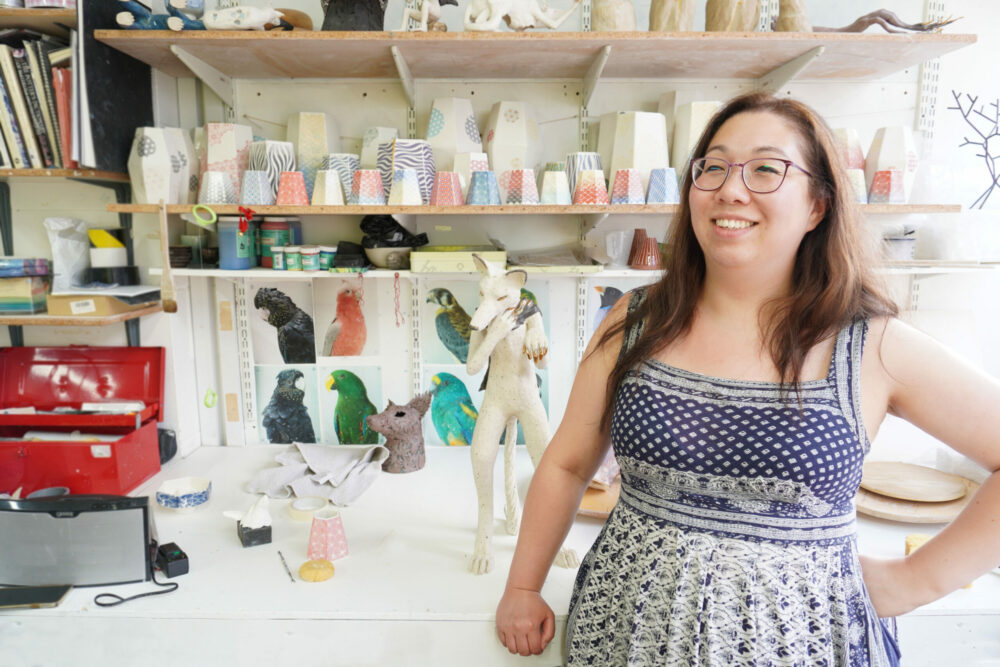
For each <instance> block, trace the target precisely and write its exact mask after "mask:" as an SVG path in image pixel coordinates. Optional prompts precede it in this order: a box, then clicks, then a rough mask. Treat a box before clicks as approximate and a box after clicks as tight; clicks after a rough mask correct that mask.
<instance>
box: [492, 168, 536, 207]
mask: <svg viewBox="0 0 1000 667" xmlns="http://www.w3.org/2000/svg"><path fill="white" fill-rule="evenodd" d="M501 181H502V182H503V183H505V184H506V188H505V189H506V192H507V196H506V198H505V201H506V202H507V203H508V204H522V205H523V204H537V203H538V187H537V186H536V185H535V170H534V169H510V170H508V171H505V172H504V173H503V175H502V177H501Z"/></svg>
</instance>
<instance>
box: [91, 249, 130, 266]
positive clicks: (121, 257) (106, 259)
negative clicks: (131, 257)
mask: <svg viewBox="0 0 1000 667" xmlns="http://www.w3.org/2000/svg"><path fill="white" fill-rule="evenodd" d="M90 265H91V266H92V267H94V268H98V269H104V268H116V267H119V266H127V265H128V251H127V250H125V248H91V249H90Z"/></svg>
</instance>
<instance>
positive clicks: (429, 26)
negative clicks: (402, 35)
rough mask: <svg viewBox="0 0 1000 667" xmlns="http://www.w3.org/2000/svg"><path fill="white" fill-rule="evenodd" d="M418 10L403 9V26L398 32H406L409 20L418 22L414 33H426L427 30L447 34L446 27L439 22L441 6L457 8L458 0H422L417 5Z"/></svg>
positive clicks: (405, 7)
mask: <svg viewBox="0 0 1000 667" xmlns="http://www.w3.org/2000/svg"><path fill="white" fill-rule="evenodd" d="M418 5H419V7H420V9H419V10H417V9H413V8H412V7H407V6H404V7H403V24H402V26H400V28H399V29H400V30H402V31H404V32H405V31H406V30H408V27H407V26H409V24H410V19H413V20H414V21H417V22H418V25H417V27H416V28H414V30H415V31H418V32H427V31H428V30H432V31H437V32H448V26H447V24H445V22H444V21H442V20H441V6H442V5H452V6H453V7H458V0H422V2H419V3H418Z"/></svg>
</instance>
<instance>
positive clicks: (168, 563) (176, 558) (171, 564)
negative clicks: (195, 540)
mask: <svg viewBox="0 0 1000 667" xmlns="http://www.w3.org/2000/svg"><path fill="white" fill-rule="evenodd" d="M156 569H158V570H160V571H161V572H163V574H165V575H167V578H168V579H170V578H172V577H177V576H180V575H182V574H187V573H188V557H187V554H186V553H184V552H183V551H181V548H180V547H179V546H177V543H176V542H167V543H166V544H161V545H160V546H159V548H158V549H157V550H156Z"/></svg>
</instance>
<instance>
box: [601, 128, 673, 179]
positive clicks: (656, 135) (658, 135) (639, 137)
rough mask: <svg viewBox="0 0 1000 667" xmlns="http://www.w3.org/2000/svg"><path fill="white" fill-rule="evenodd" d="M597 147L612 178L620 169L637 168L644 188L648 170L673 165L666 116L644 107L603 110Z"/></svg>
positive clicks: (604, 166)
mask: <svg viewBox="0 0 1000 667" xmlns="http://www.w3.org/2000/svg"><path fill="white" fill-rule="evenodd" d="M597 149H598V152H599V153H600V154H601V166H602V167H603V168H604V177H605V178H606V179H607V180H608V181H609V182H610V181H612V180H613V179H614V176H615V173H617V171H618V170H619V169H632V168H634V169H638V170H639V176H640V178H641V179H642V191H643V192H645V191H646V186H647V185H648V184H649V172H650V171H651V170H652V169H655V168H657V167H666V166H669V165H670V151H669V150H668V148H667V119H666V117H665V116H664V115H663V114H661V113H655V112H645V111H619V112H615V113H608V114H603V115H602V116H601V124H600V133H599V135H598V142H597Z"/></svg>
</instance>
